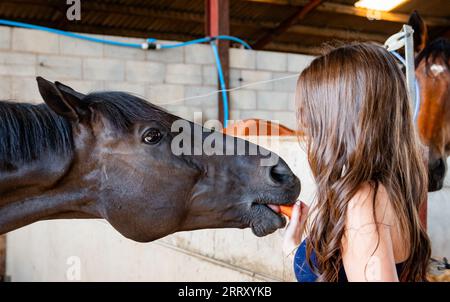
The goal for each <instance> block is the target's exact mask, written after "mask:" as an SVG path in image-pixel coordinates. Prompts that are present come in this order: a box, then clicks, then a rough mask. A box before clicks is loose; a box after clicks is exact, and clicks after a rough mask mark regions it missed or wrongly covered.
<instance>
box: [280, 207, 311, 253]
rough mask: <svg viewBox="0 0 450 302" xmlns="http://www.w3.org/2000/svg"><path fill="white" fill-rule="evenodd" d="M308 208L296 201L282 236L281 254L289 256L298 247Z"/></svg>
mask: <svg viewBox="0 0 450 302" xmlns="http://www.w3.org/2000/svg"><path fill="white" fill-rule="evenodd" d="M308 211H309V207H308V206H307V205H306V204H304V203H303V202H301V201H300V200H297V202H296V203H295V204H294V206H293V208H292V217H291V219H290V221H289V224H288V225H287V227H286V229H285V231H284V236H283V252H284V253H285V254H286V255H289V254H290V253H291V252H292V251H293V250H294V249H295V248H297V247H298V246H299V245H300V242H301V240H302V235H303V231H304V229H305V223H306V218H307V216H308Z"/></svg>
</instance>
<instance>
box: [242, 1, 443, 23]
mask: <svg viewBox="0 0 450 302" xmlns="http://www.w3.org/2000/svg"><path fill="white" fill-rule="evenodd" d="M245 1H248V2H255V3H266V4H273V5H289V6H299V5H300V6H302V5H305V4H306V3H308V1H307V0H245ZM316 10H317V11H319V12H326V13H336V14H344V15H352V16H358V17H364V18H369V19H376V20H382V21H389V22H397V23H408V19H409V15H408V14H402V13H395V12H374V11H373V10H369V9H365V8H361V7H354V6H351V5H344V4H339V3H332V2H324V3H322V4H321V5H319V6H318V7H317V8H316ZM422 18H423V19H424V20H425V22H426V23H427V25H429V26H450V19H449V18H442V17H432V16H422Z"/></svg>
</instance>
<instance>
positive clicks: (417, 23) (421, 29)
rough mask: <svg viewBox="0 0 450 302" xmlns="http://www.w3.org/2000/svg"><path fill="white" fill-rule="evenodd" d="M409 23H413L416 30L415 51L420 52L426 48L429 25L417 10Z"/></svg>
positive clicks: (412, 25) (410, 17)
mask: <svg viewBox="0 0 450 302" xmlns="http://www.w3.org/2000/svg"><path fill="white" fill-rule="evenodd" d="M408 25H411V27H412V29H413V30H414V35H413V37H414V51H415V52H416V53H419V52H421V51H422V50H423V49H424V48H425V45H426V44H427V41H428V28H427V25H426V24H425V22H424V21H423V19H422V17H420V15H419V13H418V12H417V11H416V10H415V11H414V12H413V13H412V14H411V16H409V20H408Z"/></svg>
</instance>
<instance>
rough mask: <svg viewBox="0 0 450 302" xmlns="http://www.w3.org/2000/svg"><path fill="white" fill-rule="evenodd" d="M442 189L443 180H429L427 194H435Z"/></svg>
mask: <svg viewBox="0 0 450 302" xmlns="http://www.w3.org/2000/svg"><path fill="white" fill-rule="evenodd" d="M443 187H444V179H441V180H430V181H429V183H428V192H436V191H439V190H441V189H442V188H443Z"/></svg>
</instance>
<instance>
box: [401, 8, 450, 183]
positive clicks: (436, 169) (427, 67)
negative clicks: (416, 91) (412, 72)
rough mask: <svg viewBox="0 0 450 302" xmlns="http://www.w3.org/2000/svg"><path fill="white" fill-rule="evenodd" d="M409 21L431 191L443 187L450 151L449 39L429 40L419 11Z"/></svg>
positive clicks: (421, 135) (421, 126)
mask: <svg viewBox="0 0 450 302" xmlns="http://www.w3.org/2000/svg"><path fill="white" fill-rule="evenodd" d="M409 24H410V25H411V26H412V27H413V29H414V42H415V51H416V77H417V80H418V83H419V87H420V110H419V114H418V116H417V123H418V130H419V134H420V137H421V139H422V142H423V143H424V144H426V145H427V146H428V150H429V151H428V152H429V154H428V176H429V178H428V182H429V183H428V185H429V188H428V189H429V191H430V192H432V191H437V190H440V189H441V188H442V186H443V182H444V178H445V173H446V170H447V162H446V160H447V157H448V156H449V155H450V41H449V40H448V39H445V38H438V39H436V40H434V41H432V42H431V43H428V41H427V27H426V24H425V22H424V21H423V20H422V18H421V17H420V16H419V14H418V13H417V12H414V13H413V14H412V15H411V17H410V21H409Z"/></svg>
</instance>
